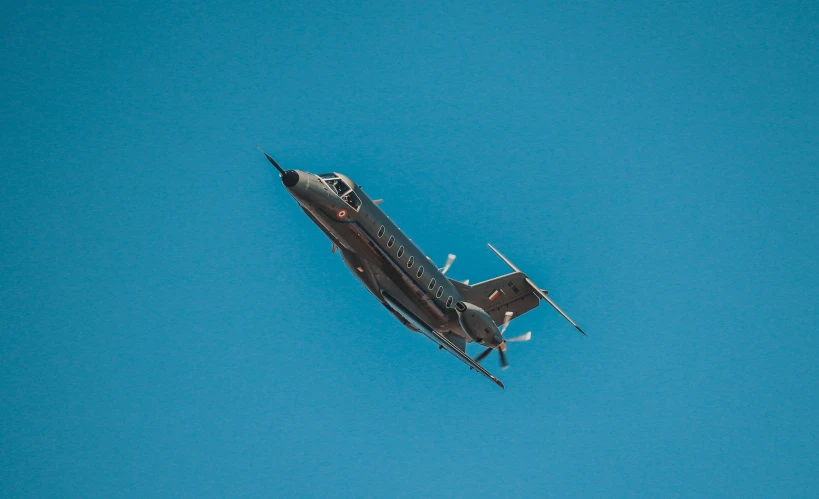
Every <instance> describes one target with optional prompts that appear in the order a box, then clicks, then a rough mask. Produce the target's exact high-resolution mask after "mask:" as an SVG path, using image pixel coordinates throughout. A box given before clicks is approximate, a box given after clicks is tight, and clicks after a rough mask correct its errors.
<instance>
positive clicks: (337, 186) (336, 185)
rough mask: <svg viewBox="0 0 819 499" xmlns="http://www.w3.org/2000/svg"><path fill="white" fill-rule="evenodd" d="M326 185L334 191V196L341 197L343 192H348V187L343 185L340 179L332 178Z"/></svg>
mask: <svg viewBox="0 0 819 499" xmlns="http://www.w3.org/2000/svg"><path fill="white" fill-rule="evenodd" d="M327 185H329V186H330V187H332V188H333V190H334V191H336V194H338V195H339V196H341V195H342V194H344V193H345V192H347V191H349V190H350V186H349V185H347V184H345V183H344V181H343V180H341V179H340V178H334V179H330V180H328V181H327Z"/></svg>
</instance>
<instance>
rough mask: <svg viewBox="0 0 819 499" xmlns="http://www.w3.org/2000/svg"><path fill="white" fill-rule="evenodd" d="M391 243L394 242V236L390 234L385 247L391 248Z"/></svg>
mask: <svg viewBox="0 0 819 499" xmlns="http://www.w3.org/2000/svg"><path fill="white" fill-rule="evenodd" d="M393 244H395V236H390V240H389V241H387V247H388V248H392V245H393Z"/></svg>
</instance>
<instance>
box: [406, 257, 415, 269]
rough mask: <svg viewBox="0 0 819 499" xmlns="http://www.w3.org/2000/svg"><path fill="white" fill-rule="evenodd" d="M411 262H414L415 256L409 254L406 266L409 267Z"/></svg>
mask: <svg viewBox="0 0 819 499" xmlns="http://www.w3.org/2000/svg"><path fill="white" fill-rule="evenodd" d="M413 263H415V257H412V256H411V257H409V260H407V268H408V269H411V268H412V264H413Z"/></svg>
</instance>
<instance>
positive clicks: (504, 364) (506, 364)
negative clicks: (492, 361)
mask: <svg viewBox="0 0 819 499" xmlns="http://www.w3.org/2000/svg"><path fill="white" fill-rule="evenodd" d="M498 354H499V355H500V362H501V369H503V370H504V371H505V370H506V369H509V361H508V360H506V353H505V352H504V351H503V350H501V349H500V348H498Z"/></svg>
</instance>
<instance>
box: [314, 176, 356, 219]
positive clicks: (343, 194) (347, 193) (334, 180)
mask: <svg viewBox="0 0 819 499" xmlns="http://www.w3.org/2000/svg"><path fill="white" fill-rule="evenodd" d="M325 176H329V179H328V178H326V177H325ZM319 177H321V178H323V179H324V182H325V183H326V184H327V185H329V186H330V187H332V188H333V190H334V191H335V193H336V194H338V197H340V198H341V199H342V200H343V201H344V202H345V203H347V204H348V205H350V208H352V209H354V210H355V211H358V209H359V208H360V207H361V199H359V197H358V195H357V194H356V193H355V192H353V189H352V188H350V186H349V185H347V183H346V182H344V181H343V180H341V179H340V178H338V177H335V176H334V174H332V173H325V174H322V175H319Z"/></svg>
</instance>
